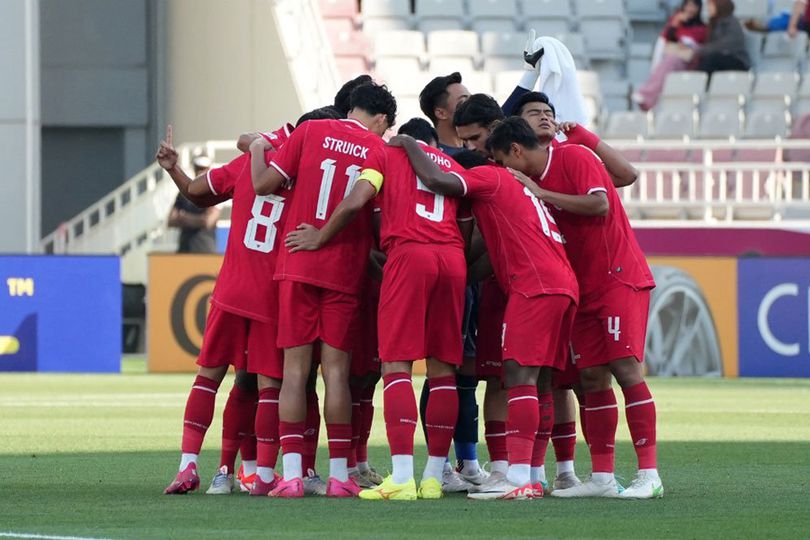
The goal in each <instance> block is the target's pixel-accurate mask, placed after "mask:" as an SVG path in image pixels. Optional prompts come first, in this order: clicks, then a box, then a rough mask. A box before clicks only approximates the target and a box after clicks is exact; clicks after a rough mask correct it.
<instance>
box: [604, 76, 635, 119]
mask: <svg viewBox="0 0 810 540" xmlns="http://www.w3.org/2000/svg"><path fill="white" fill-rule="evenodd" d="M599 86H600V88H601V90H602V102H603V104H604V107H605V108H606V109H607V110H608V111H610V112H613V111H626V110H627V109H628V108H629V106H630V81H628V80H618V81H616V80H610V79H607V80H604V79H600V81H599Z"/></svg>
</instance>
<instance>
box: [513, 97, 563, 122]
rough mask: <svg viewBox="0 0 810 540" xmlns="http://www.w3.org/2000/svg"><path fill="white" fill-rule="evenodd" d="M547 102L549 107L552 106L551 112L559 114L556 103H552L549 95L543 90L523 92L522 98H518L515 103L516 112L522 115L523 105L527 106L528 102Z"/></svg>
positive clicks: (555, 114)
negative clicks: (555, 106)
mask: <svg viewBox="0 0 810 540" xmlns="http://www.w3.org/2000/svg"><path fill="white" fill-rule="evenodd" d="M538 102H539V103H545V104H546V105H548V106H549V107H551V112H552V113H554V116H557V110H556V109H555V108H554V105H553V104H552V103H551V100H550V99H548V96H547V95H546V94H544V93H543V92H529V93H528V94H523V95H522V96H520V99H518V100H517V103H515V108H514V111H515V114H517V115H518V116H520V115H521V114H522V113H523V107H524V106H526V105H527V104H528V103H538Z"/></svg>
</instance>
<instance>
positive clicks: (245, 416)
mask: <svg viewBox="0 0 810 540" xmlns="http://www.w3.org/2000/svg"><path fill="white" fill-rule="evenodd" d="M255 412H256V393H255V392H250V391H247V390H243V389H241V388H239V387H238V386H236V385H234V386H233V388H231V393H230V394H229V395H228V401H227V402H226V403H225V410H224V411H223V412H222V452H221V453H220V457H219V466H220V467H223V466H224V467H227V468H228V472H230V473H233V472H234V466H235V463H236V454H237V453H238V452H239V447H240V446H242V440H243V439H244V438H245V437H247V436H249V435H250V434H251V433H253V427H252V426H253V420H254V414H255Z"/></svg>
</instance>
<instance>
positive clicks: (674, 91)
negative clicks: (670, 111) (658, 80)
mask: <svg viewBox="0 0 810 540" xmlns="http://www.w3.org/2000/svg"><path fill="white" fill-rule="evenodd" d="M708 79H709V76H708V75H707V74H706V73H704V72H702V71H675V72H672V73H670V74H669V75H667V78H666V80H665V81H664V90H663V92H662V93H661V95H662V96H665V97H666V96H672V97H675V96H695V97H696V98H697V99H698V100H699V99H701V98H702V97H703V96H704V94H705V93H706V83H707V81H708Z"/></svg>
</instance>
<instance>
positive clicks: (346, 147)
mask: <svg viewBox="0 0 810 540" xmlns="http://www.w3.org/2000/svg"><path fill="white" fill-rule="evenodd" d="M323 147H324V148H325V149H326V150H331V151H333V152H338V153H340V154H347V155H349V156H353V157H356V158H362V159H366V156H367V155H368V148H366V147H365V146H362V145H360V144H356V143H352V142H348V141H341V140H340V139H335V138H334V137H326V138H324V140H323Z"/></svg>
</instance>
